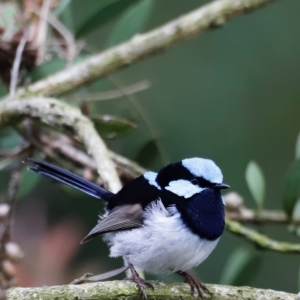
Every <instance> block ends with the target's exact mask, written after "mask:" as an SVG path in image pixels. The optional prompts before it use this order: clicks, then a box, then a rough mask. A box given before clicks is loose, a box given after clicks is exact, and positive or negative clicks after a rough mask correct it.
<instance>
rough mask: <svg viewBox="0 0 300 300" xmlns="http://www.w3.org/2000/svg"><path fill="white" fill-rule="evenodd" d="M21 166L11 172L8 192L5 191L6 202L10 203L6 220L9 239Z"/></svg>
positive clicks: (8, 238) (19, 182)
mask: <svg viewBox="0 0 300 300" xmlns="http://www.w3.org/2000/svg"><path fill="white" fill-rule="evenodd" d="M22 168H23V165H21V166H20V168H19V170H17V171H14V172H12V174H11V179H10V183H9V186H8V192H7V203H8V204H9V205H10V212H9V214H8V218H9V220H8V222H7V228H6V231H7V235H8V237H7V240H10V237H11V231H12V227H13V221H14V214H15V209H16V198H17V193H18V191H19V187H20V184H21V179H22V175H21V169H22Z"/></svg>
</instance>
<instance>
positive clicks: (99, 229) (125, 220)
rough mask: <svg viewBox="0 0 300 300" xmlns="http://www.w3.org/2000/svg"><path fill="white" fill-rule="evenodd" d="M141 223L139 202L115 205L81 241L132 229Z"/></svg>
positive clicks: (141, 215) (141, 213) (141, 210)
mask: <svg viewBox="0 0 300 300" xmlns="http://www.w3.org/2000/svg"><path fill="white" fill-rule="evenodd" d="M142 225H143V209H142V207H141V205H140V204H132V205H122V206H117V207H115V208H114V209H112V210H111V211H110V212H109V213H108V214H107V215H106V216H105V217H104V218H103V219H101V220H100V221H99V223H98V224H97V225H96V226H95V227H94V228H93V229H92V230H91V232H90V233H89V234H88V235H87V236H86V237H85V238H84V239H83V240H82V241H81V243H85V242H87V241H89V240H90V239H92V238H93V237H95V236H97V235H100V234H104V233H109V232H114V231H121V230H125V229H133V228H137V227H141V226H142Z"/></svg>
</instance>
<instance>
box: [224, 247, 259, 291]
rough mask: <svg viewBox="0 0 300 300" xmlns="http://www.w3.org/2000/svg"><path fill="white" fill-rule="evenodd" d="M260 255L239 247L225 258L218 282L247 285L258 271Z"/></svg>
mask: <svg viewBox="0 0 300 300" xmlns="http://www.w3.org/2000/svg"><path fill="white" fill-rule="evenodd" d="M261 263H262V256H261V255H260V254H257V253H253V252H252V251H250V250H249V249H248V248H245V247H240V248H238V249H236V250H234V251H233V253H232V254H231V255H230V256H229V258H228V259H227V262H226V264H225V267H224V268H223V272H222V275H221V279H220V284H226V285H234V286H241V285H247V284H249V282H250V281H251V280H252V279H253V278H254V277H255V275H256V274H257V273H258V271H259V268H260V266H261Z"/></svg>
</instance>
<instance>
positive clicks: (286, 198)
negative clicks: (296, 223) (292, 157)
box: [282, 160, 300, 217]
mask: <svg viewBox="0 0 300 300" xmlns="http://www.w3.org/2000/svg"><path fill="white" fill-rule="evenodd" d="M282 198H283V206H284V210H285V212H286V213H287V215H288V216H289V217H291V216H292V215H293V211H294V207H295V205H296V203H297V201H298V200H299V199H300V160H296V161H294V162H293V164H292V166H291V167H290V169H289V171H288V173H287V177H286V180H285V184H284V189H283V197H282Z"/></svg>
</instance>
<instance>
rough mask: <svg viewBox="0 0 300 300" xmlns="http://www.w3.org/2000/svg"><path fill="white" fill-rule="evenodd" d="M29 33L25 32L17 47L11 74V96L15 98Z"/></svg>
mask: <svg viewBox="0 0 300 300" xmlns="http://www.w3.org/2000/svg"><path fill="white" fill-rule="evenodd" d="M27 36H28V34H27V31H24V33H23V35H22V38H21V40H20V43H19V45H18V47H17V51H16V55H15V59H14V63H13V67H12V69H11V73H10V85H9V96H10V97H13V96H14V95H15V93H16V88H17V84H18V81H19V70H20V65H21V62H22V56H23V51H24V49H25V45H26V42H27Z"/></svg>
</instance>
